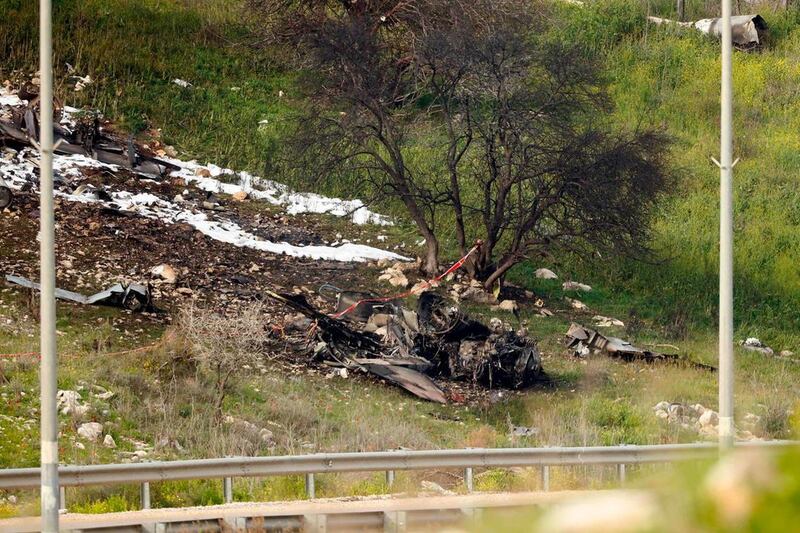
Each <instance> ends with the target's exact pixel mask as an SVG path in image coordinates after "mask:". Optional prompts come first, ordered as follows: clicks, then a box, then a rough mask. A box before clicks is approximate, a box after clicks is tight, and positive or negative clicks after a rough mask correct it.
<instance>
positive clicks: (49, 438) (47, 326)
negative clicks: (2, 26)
mask: <svg viewBox="0 0 800 533" xmlns="http://www.w3.org/2000/svg"><path fill="white" fill-rule="evenodd" d="M52 7H53V6H52V3H51V0H39V80H40V84H41V85H40V87H39V96H40V98H39V111H40V115H39V124H40V125H41V130H40V132H39V143H40V155H41V162H40V164H39V169H40V172H39V195H40V209H39V212H40V214H39V217H40V219H39V220H40V228H39V245H40V252H39V255H40V257H39V260H40V263H41V264H40V267H39V268H40V276H41V280H40V281H41V292H40V303H39V308H40V312H41V317H40V321H39V322H40V327H41V340H40V342H41V348H40V349H41V358H42V360H41V364H40V370H39V387H40V389H41V390H40V394H41V399H40V409H41V465H42V487H41V509H42V510H41V513H42V531H43V532H45V533H55V532H57V531H58V412H57V410H56V391H57V388H58V383H57V381H56V372H57V368H58V361H57V360H56V299H55V287H56V274H55V226H54V212H53V208H54V202H53V42H52V33H53V23H52Z"/></svg>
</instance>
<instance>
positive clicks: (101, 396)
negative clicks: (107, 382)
mask: <svg viewBox="0 0 800 533" xmlns="http://www.w3.org/2000/svg"><path fill="white" fill-rule="evenodd" d="M113 397H114V393H113V392H111V391H108V390H107V391H105V392H101V393H100V394H95V398H97V399H98V400H103V401H104V402H107V401H108V400H110V399H111V398H113Z"/></svg>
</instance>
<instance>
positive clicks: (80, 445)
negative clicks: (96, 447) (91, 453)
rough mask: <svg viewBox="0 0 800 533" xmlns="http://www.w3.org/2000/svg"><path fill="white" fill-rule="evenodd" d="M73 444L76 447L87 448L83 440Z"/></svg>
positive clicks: (79, 448)
mask: <svg viewBox="0 0 800 533" xmlns="http://www.w3.org/2000/svg"><path fill="white" fill-rule="evenodd" d="M72 446H73V447H74V448H77V449H78V450H85V449H86V446H84V445H83V443H82V442H75V443H73V444H72Z"/></svg>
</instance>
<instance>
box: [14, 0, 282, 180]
mask: <svg viewBox="0 0 800 533" xmlns="http://www.w3.org/2000/svg"><path fill="white" fill-rule="evenodd" d="M241 4H242V2H241V1H240V0H213V1H208V2H206V1H198V0H183V1H181V0H167V1H159V0H144V1H141V2H139V1H132V0H89V1H82V0H81V1H78V0H65V1H57V2H54V10H53V11H54V21H53V32H54V41H53V49H54V53H55V60H54V64H55V65H56V69H57V74H58V77H59V86H58V87H57V93H58V95H59V96H60V97H61V98H62V100H63V101H64V102H65V103H66V104H68V105H73V106H76V107H80V106H82V105H89V106H92V107H95V108H98V109H101V110H102V111H103V113H104V114H105V115H106V116H107V117H109V118H113V119H114V120H115V121H117V122H118V123H120V125H121V126H122V127H124V128H127V129H128V130H130V131H132V132H134V133H143V134H145V135H146V134H147V133H148V132H147V131H146V130H149V129H151V128H160V129H161V130H162V134H163V140H164V141H165V142H166V143H167V144H174V145H176V146H178V147H179V148H180V150H181V152H183V153H187V154H190V155H193V156H198V157H203V158H209V159H212V160H214V161H216V162H218V163H219V164H224V165H229V166H232V167H236V168H239V169H250V170H258V169H260V168H261V162H262V161H263V160H264V150H265V149H266V148H267V146H268V142H269V141H268V139H267V138H266V136H265V135H263V134H261V133H259V131H258V129H259V122H260V121H263V120H269V121H274V119H275V118H276V117H279V116H281V115H282V114H283V113H284V112H285V108H286V106H285V104H283V103H282V102H281V99H280V98H279V96H278V92H279V91H280V90H287V89H288V87H289V85H290V80H289V78H288V77H287V76H286V75H285V74H283V73H281V72H278V71H275V70H274V69H273V67H272V66H271V62H270V54H268V53H266V52H264V51H261V50H259V49H258V48H257V47H256V45H257V43H256V42H255V40H254V39H253V38H252V37H250V32H249V30H248V26H247V18H246V17H245V16H244V12H243V10H242V7H241ZM0 20H2V23H0V50H2V57H3V60H2V63H1V64H0V74H2V75H3V76H4V78H8V77H10V76H13V74H14V72H13V71H14V70H16V69H19V70H22V71H23V72H24V73H28V74H30V73H31V72H33V71H35V70H36V65H37V61H38V59H37V54H38V41H37V40H36V37H35V36H36V35H37V34H38V12H37V10H36V9H35V6H34V5H32V4H31V3H30V2H26V1H24V0H1V1H0ZM67 63H69V64H70V65H72V66H73V67H74V69H75V71H74V74H75V75H81V76H86V75H89V76H90V77H91V78H92V80H93V83H91V84H90V85H88V86H87V87H86V88H85V89H84V90H83V91H81V92H75V91H74V83H75V80H73V79H70V75H69V74H68V72H67V67H66V64H67ZM176 78H179V79H182V80H186V81H188V82H190V83H191V84H192V87H190V88H182V87H180V86H178V85H176V84H174V83H172V80H174V79H176ZM287 92H289V91H287Z"/></svg>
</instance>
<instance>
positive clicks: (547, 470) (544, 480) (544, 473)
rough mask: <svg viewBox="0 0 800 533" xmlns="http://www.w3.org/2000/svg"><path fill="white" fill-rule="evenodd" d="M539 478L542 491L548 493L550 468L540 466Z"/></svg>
mask: <svg viewBox="0 0 800 533" xmlns="http://www.w3.org/2000/svg"><path fill="white" fill-rule="evenodd" d="M541 478H542V479H541V481H542V483H541V485H542V491H544V492H549V491H550V466H548V465H542V471H541Z"/></svg>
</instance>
